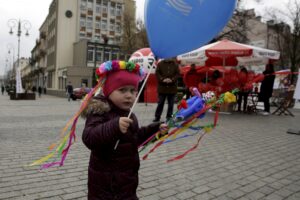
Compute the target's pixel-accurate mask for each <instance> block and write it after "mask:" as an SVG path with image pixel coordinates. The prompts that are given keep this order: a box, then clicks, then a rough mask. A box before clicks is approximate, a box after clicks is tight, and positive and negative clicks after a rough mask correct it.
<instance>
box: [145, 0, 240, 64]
mask: <svg viewBox="0 0 300 200" xmlns="http://www.w3.org/2000/svg"><path fill="white" fill-rule="evenodd" d="M235 6H236V0H146V2H145V16H144V17H145V26H146V30H147V35H148V39H149V43H150V47H151V49H152V52H153V53H154V55H155V56H157V57H159V58H170V57H174V56H177V55H180V54H183V53H186V52H189V51H192V50H194V49H197V48H199V47H200V46H202V45H204V44H206V43H207V42H209V41H210V40H212V39H213V38H214V37H215V36H216V35H217V34H218V33H219V32H220V31H222V29H223V28H224V26H225V25H226V24H227V22H228V21H229V20H230V18H231V16H232V13H233V11H234V9H235Z"/></svg>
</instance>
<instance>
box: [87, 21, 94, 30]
mask: <svg viewBox="0 0 300 200" xmlns="http://www.w3.org/2000/svg"><path fill="white" fill-rule="evenodd" d="M86 27H87V28H88V29H91V28H93V23H92V22H91V21H87V22H86Z"/></svg>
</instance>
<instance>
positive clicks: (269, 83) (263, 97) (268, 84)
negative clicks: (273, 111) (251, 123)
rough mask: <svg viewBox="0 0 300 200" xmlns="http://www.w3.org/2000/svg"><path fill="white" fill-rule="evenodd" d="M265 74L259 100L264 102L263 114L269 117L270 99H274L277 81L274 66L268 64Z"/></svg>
mask: <svg viewBox="0 0 300 200" xmlns="http://www.w3.org/2000/svg"><path fill="white" fill-rule="evenodd" d="M263 74H264V75H265V78H264V80H263V81H262V82H261V86H260V93H259V100H260V101H263V102H264V112H263V113H262V114H263V115H269V114H270V98H271V97H272V93H273V85H274V80H275V75H274V66H273V64H267V65H266V69H265V71H264V72H263Z"/></svg>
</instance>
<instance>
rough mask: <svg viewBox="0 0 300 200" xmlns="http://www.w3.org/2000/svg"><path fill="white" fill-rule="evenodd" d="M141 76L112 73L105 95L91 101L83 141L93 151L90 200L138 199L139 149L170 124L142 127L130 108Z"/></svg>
mask: <svg viewBox="0 0 300 200" xmlns="http://www.w3.org/2000/svg"><path fill="white" fill-rule="evenodd" d="M138 80H139V77H138V76H137V75H135V74H134V73H133V72H127V71H126V70H120V71H117V72H109V73H108V75H107V78H106V80H105V83H104V86H103V90H102V91H103V94H99V95H97V96H96V97H94V98H93V99H91V100H90V101H89V104H88V106H87V108H86V109H85V110H84V112H83V113H82V115H83V116H85V117H86V123H85V127H84V130H83V134H82V141H83V143H84V144H85V145H86V147H87V148H88V149H90V150H91V155H90V162H89V169H88V200H138V197H137V194H136V190H137V187H138V170H139V167H140V160H139V153H138V146H139V145H141V144H142V143H143V142H144V141H146V140H147V139H148V138H149V137H150V136H151V135H152V134H154V133H156V132H157V131H158V130H160V129H161V128H162V129H164V128H167V127H166V126H167V125H166V124H161V123H159V122H156V123H152V124H150V125H148V126H145V127H139V125H138V119H137V117H136V116H135V115H134V114H133V113H132V114H131V116H130V118H128V115H129V112H130V108H131V106H132V104H133V102H134V100H135V98H136V91H137V88H138Z"/></svg>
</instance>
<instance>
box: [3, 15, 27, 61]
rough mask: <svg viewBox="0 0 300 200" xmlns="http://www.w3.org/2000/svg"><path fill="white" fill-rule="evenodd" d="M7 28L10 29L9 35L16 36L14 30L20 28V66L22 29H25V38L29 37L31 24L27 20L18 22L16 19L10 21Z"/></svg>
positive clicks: (18, 34)
mask: <svg viewBox="0 0 300 200" xmlns="http://www.w3.org/2000/svg"><path fill="white" fill-rule="evenodd" d="M7 26H8V27H9V28H10V30H9V34H11V35H12V34H14V32H13V30H14V29H15V28H16V26H18V29H17V36H18V66H17V67H19V64H20V38H21V34H22V28H23V29H25V31H26V33H25V36H29V32H28V31H29V30H30V29H31V23H30V22H29V21H27V20H22V21H21V20H16V19H9V20H8V21H7Z"/></svg>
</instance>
